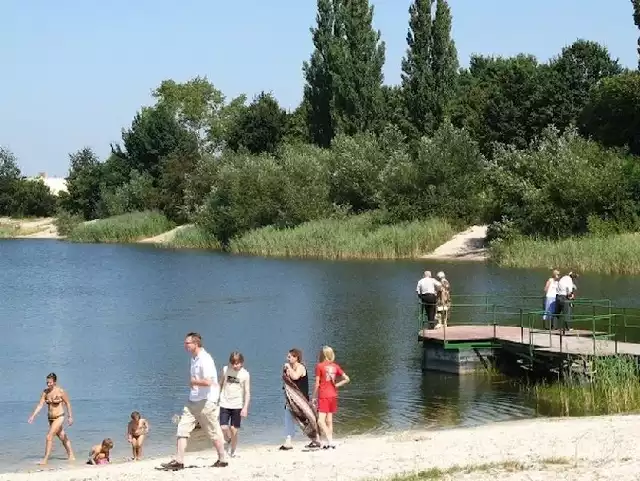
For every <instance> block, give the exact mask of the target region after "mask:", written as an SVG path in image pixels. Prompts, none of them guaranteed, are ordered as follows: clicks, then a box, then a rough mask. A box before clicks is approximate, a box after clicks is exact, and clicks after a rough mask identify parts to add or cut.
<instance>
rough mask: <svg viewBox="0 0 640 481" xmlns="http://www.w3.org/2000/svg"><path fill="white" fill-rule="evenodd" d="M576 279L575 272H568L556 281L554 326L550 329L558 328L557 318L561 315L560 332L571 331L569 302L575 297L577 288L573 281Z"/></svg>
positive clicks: (570, 305)
mask: <svg viewBox="0 0 640 481" xmlns="http://www.w3.org/2000/svg"><path fill="white" fill-rule="evenodd" d="M577 277H578V275H577V274H576V273H575V272H569V273H568V274H565V275H564V276H562V277H561V278H560V280H559V281H558V291H557V294H556V312H555V316H554V317H555V321H556V322H555V323H556V326H552V329H554V328H557V327H558V324H559V322H558V321H559V317H560V315H562V320H563V322H562V330H563V331H567V330H571V326H570V322H571V307H572V304H571V301H572V300H573V299H574V298H575V296H576V294H575V292H576V289H577V287H576V285H575V283H574V279H576V278H577Z"/></svg>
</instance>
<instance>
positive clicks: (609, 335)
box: [417, 296, 640, 374]
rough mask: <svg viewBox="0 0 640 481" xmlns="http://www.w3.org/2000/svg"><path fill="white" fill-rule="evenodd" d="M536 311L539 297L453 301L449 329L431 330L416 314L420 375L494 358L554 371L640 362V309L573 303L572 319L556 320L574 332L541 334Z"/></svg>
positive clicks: (469, 367)
mask: <svg viewBox="0 0 640 481" xmlns="http://www.w3.org/2000/svg"><path fill="white" fill-rule="evenodd" d="M465 298H466V299H468V300H469V301H470V302H464V301H463V299H465ZM539 306H540V298H539V297H537V296H529V297H508V296H499V297H498V296H453V298H452V304H451V307H450V311H449V313H450V314H449V320H448V323H447V327H446V328H440V329H429V330H427V329H425V328H424V326H425V317H424V313H423V311H422V310H420V312H419V313H418V326H417V331H418V340H419V341H420V343H421V344H422V346H423V354H424V355H423V363H422V368H423V370H436V371H445V372H452V373H457V374H464V373H467V372H472V371H475V370H477V369H478V368H479V367H481V366H486V365H487V363H488V362H492V359H493V360H495V359H496V357H497V356H499V357H500V358H501V359H500V360H501V361H506V363H507V364H508V365H509V366H512V365H513V366H515V365H517V366H521V367H523V368H524V367H526V368H527V369H536V370H538V371H552V372H555V371H557V370H558V369H563V368H562V366H566V365H569V364H571V363H572V362H574V361H575V360H577V359H576V358H584V359H587V358H593V357H606V356H614V355H629V356H634V357H636V358H637V359H638V362H639V363H640V309H637V308H616V307H613V306H612V305H611V302H610V301H609V300H608V299H581V300H576V301H574V302H573V312H572V315H571V317H570V318H569V319H564V318H561V319H558V320H559V321H560V320H561V321H563V322H564V321H565V320H569V321H570V323H571V324H570V325H571V326H572V327H573V328H574V329H572V330H569V331H566V332H562V331H559V330H552V331H549V330H548V329H544V326H543V324H544V322H543V314H544V312H543V311H541V310H540V307H539ZM418 308H420V306H418ZM578 360H579V359H578Z"/></svg>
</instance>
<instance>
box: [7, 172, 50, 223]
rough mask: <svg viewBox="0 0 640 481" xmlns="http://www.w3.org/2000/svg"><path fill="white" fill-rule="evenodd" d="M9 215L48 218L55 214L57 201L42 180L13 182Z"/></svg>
mask: <svg viewBox="0 0 640 481" xmlns="http://www.w3.org/2000/svg"><path fill="white" fill-rule="evenodd" d="M11 204H12V205H11V209H10V210H11V215H12V216H15V217H31V216H35V217H50V216H52V215H54V214H55V211H56V204H57V199H56V196H54V195H53V194H52V193H51V189H49V187H48V186H47V185H46V184H45V183H44V182H43V181H42V179H36V180H34V179H20V180H18V181H16V182H15V184H14V189H13V194H12V203H11Z"/></svg>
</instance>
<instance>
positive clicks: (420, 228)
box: [229, 213, 455, 259]
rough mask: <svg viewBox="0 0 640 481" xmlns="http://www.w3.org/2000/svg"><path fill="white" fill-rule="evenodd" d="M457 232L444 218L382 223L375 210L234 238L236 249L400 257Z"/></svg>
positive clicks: (296, 254) (267, 253)
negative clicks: (378, 220) (389, 223)
mask: <svg viewBox="0 0 640 481" xmlns="http://www.w3.org/2000/svg"><path fill="white" fill-rule="evenodd" d="M454 234H455V230H454V228H453V227H452V226H451V225H450V224H449V223H448V222H446V221H444V220H441V219H431V220H424V221H415V222H405V223H399V224H393V225H385V224H379V223H378V222H376V217H375V216H374V215H372V214H371V213H367V214H361V215H357V216H350V217H347V218H344V219H324V220H316V221H311V222H307V223H304V224H301V225H299V226H297V227H294V228H290V229H277V228H275V227H272V226H269V227H264V228H261V229H257V230H253V231H250V232H248V233H246V234H244V235H242V236H240V237H238V238H235V239H232V241H231V242H230V245H229V249H230V251H231V252H234V253H242V254H255V255H263V256H279V257H312V258H323V259H399V258H414V257H419V256H421V255H423V254H427V253H429V252H431V251H432V250H434V249H435V248H436V247H438V246H439V245H440V244H442V243H444V242H446V241H447V240H448V239H449V238H451V237H452V236H453V235H454Z"/></svg>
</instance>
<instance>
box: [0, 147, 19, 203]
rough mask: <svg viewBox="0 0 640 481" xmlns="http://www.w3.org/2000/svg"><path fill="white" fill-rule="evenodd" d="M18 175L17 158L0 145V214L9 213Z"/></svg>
mask: <svg viewBox="0 0 640 481" xmlns="http://www.w3.org/2000/svg"><path fill="white" fill-rule="evenodd" d="M20 177H21V175H20V168H19V167H18V159H17V158H16V156H15V155H14V154H13V152H11V151H10V150H9V149H7V148H5V147H2V146H0V215H11V210H12V205H13V204H12V202H13V195H14V192H15V188H16V183H17V182H18V181H19V179H20Z"/></svg>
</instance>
